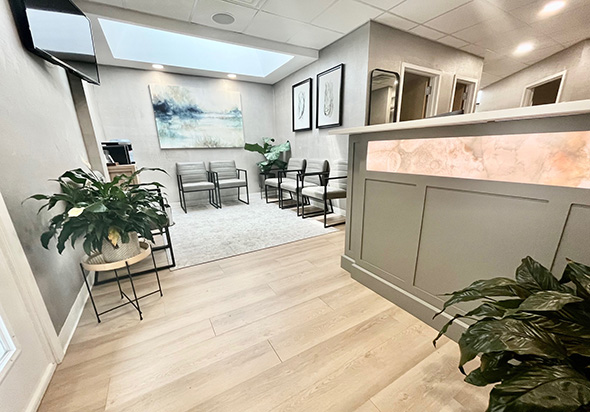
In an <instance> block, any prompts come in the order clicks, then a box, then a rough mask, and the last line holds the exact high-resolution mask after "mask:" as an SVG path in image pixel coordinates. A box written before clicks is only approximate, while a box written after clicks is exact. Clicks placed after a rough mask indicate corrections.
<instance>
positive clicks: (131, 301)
mask: <svg viewBox="0 0 590 412" xmlns="http://www.w3.org/2000/svg"><path fill="white" fill-rule="evenodd" d="M140 246H141V249H142V251H141V253H140V254H139V255H137V256H134V257H132V258H129V259H127V260H121V261H118V262H108V263H107V262H105V261H104V259H103V258H102V255H94V256H90V257H86V258H85V259H84V260H82V262H81V263H80V269H81V270H82V278H83V279H84V283H85V284H86V289H87V290H88V295H89V296H90V301H91V302H92V308H93V309H94V314H95V315H96V319H97V320H98V323H100V322H101V321H100V317H101V316H102V315H104V314H105V313H108V312H111V311H113V310H115V309H119V308H121V307H123V306H126V305H131V306H133V307H134V308H135V309H136V310H137V312H138V313H139V319H140V320H143V314H142V312H141V307H140V306H139V300H140V299H143V298H146V297H148V296H151V295H154V294H156V293H159V294H160V296H164V294H163V293H162V285H161V283H160V275H159V274H158V268H157V265H156V258H155V257H154V251H153V250H152V248H151V247H150V245H148V244H147V243H145V242H141V243H140ZM148 256H151V258H152V262H153V264H154V269H153V271H154V272H155V274H156V280H157V281H158V289H156V290H154V291H152V292H149V293H146V294H145V295H142V296H137V291H136V289H135V283H134V282H133V274H132V273H131V269H130V267H131V266H132V265H134V264H136V263H139V262H141V261H143V260H144V259H146V258H147V257H148ZM123 268H124V269H126V271H127V274H126V275H124V276H123V277H120V276H119V272H118V270H120V269H123ZM86 271H88V272H92V271H94V272H105V271H114V273H115V279H116V281H117V286H118V287H119V294H120V295H121V299H126V300H127V302H125V303H122V304H120V305H117V306H114V307H112V308H110V309H107V310H104V311H102V312H100V313H99V312H98V309H97V308H96V303H95V301H94V297H93V296H92V290H91V289H90V284H89V283H88V279H87V274H86ZM122 278H128V279H129V283H130V284H131V290H132V292H133V297H129V295H127V293H125V292H124V291H123V288H121V279H122Z"/></svg>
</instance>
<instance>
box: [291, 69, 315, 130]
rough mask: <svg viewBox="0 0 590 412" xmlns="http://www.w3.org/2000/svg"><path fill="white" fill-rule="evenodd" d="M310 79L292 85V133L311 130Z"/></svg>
mask: <svg viewBox="0 0 590 412" xmlns="http://www.w3.org/2000/svg"><path fill="white" fill-rule="evenodd" d="M311 83H312V80H311V78H309V79H307V80H303V81H302V82H299V83H297V84H295V85H293V91H292V93H293V106H292V111H293V131H294V132H301V131H303V130H311V129H312V127H311V90H312V89H311V87H312V86H311Z"/></svg>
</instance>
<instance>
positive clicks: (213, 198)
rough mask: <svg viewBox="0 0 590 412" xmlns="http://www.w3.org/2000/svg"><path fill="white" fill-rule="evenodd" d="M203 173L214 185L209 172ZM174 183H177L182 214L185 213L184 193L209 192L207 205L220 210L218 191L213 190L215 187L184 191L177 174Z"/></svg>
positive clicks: (180, 176)
mask: <svg viewBox="0 0 590 412" xmlns="http://www.w3.org/2000/svg"><path fill="white" fill-rule="evenodd" d="M205 172H206V173H207V180H208V181H209V182H211V183H213V184H214V185H215V182H213V177H212V175H211V172H209V171H208V170H206V171H205ZM176 181H177V183H178V195H179V197H180V207H181V208H182V210H184V213H187V208H186V196H185V193H196V192H204V191H208V192H209V204H210V205H211V206H213V207H214V208H216V209H221V198H220V197H219V191H218V190H215V187H214V188H213V189H199V190H184V187H183V184H182V175H180V174H178V173H177V174H176Z"/></svg>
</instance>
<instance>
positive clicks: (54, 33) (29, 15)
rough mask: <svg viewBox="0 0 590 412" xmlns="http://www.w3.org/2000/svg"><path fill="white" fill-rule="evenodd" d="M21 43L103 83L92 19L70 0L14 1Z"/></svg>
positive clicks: (89, 80)
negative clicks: (95, 48) (99, 72)
mask: <svg viewBox="0 0 590 412" xmlns="http://www.w3.org/2000/svg"><path fill="white" fill-rule="evenodd" d="M10 4H11V8H12V11H13V14H14V17H15V21H16V24H17V28H18V31H19V35H20V38H21V41H22V42H23V44H24V46H25V47H26V48H27V49H28V50H30V51H31V52H33V53H35V54H36V55H38V56H41V57H43V58H44V59H46V60H48V61H50V62H52V63H54V64H58V65H60V66H62V67H64V68H65V69H66V70H68V71H70V72H71V73H73V74H75V75H77V76H79V77H81V78H82V79H84V80H86V81H88V82H90V83H94V84H100V79H99V75H98V65H97V63H96V54H95V51H94V41H93V37H92V28H91V26H90V20H89V19H88V17H86V16H85V15H84V13H82V11H81V10H80V9H79V8H78V7H77V6H76V5H74V4H73V3H72V2H71V1H70V0H10Z"/></svg>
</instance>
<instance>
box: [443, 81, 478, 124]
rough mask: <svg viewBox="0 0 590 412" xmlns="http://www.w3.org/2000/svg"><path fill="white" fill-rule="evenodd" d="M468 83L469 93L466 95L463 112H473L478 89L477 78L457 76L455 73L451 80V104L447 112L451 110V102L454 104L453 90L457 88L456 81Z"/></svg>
mask: <svg viewBox="0 0 590 412" xmlns="http://www.w3.org/2000/svg"><path fill="white" fill-rule="evenodd" d="M458 82H461V83H468V84H470V85H471V86H470V88H469V89H470V90H469V94H468V95H467V105H466V107H467V109H466V110H465V114H468V113H474V112H475V103H476V100H477V92H478V91H479V80H478V79H472V78H470V77H465V76H459V75H457V74H456V75H455V79H454V80H453V91H452V93H451V105H450V106H449V112H451V111H453V104H455V91H456V90H457V83H458Z"/></svg>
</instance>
